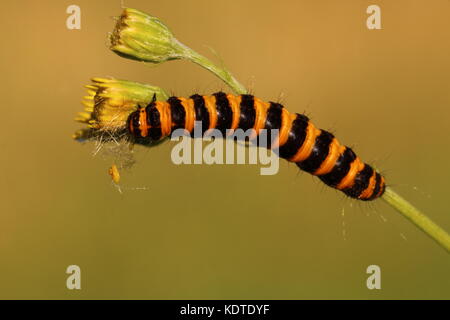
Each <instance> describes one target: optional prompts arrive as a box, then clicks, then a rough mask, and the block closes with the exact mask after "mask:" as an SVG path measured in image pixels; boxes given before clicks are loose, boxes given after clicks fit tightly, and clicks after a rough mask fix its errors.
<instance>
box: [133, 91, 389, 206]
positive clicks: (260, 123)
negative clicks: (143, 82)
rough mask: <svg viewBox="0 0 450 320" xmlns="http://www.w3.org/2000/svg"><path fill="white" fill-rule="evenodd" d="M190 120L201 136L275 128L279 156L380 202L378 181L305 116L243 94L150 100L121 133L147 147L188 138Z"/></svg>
mask: <svg viewBox="0 0 450 320" xmlns="http://www.w3.org/2000/svg"><path fill="white" fill-rule="evenodd" d="M195 121H201V123H202V128H203V129H202V130H203V132H205V131H206V130H208V129H217V130H220V131H221V132H222V133H225V132H226V130H227V129H232V130H236V129H242V130H244V131H246V130H248V129H253V130H255V132H256V135H257V134H258V133H259V132H260V130H261V129H266V130H268V131H270V130H273V129H277V130H279V135H278V144H277V145H276V147H278V148H279V150H278V152H279V156H280V157H281V158H284V159H287V160H288V161H292V162H295V164H296V165H297V166H298V167H299V168H300V169H302V170H304V171H306V172H309V173H311V174H313V175H315V176H318V177H319V179H320V180H322V181H323V182H324V183H326V184H327V185H328V186H330V187H333V188H336V189H338V190H341V191H342V192H344V193H345V194H346V195H347V196H349V197H352V198H355V199H359V200H366V201H367V200H374V199H376V198H378V197H380V196H381V195H382V194H383V192H384V190H385V181H384V178H383V177H382V176H381V175H380V174H379V173H378V172H376V171H375V170H374V169H373V168H372V167H371V166H370V165H368V164H366V163H364V162H362V161H361V160H360V158H359V157H357V156H356V155H355V153H354V152H353V150H352V149H350V148H349V147H346V146H344V145H341V144H340V143H339V141H338V140H337V139H336V138H335V137H334V135H333V134H332V133H330V132H328V131H325V130H320V129H318V128H316V127H315V126H314V124H312V122H310V121H309V119H308V117H306V116H305V115H302V114H298V113H295V114H292V113H289V111H287V110H286V109H285V108H284V107H283V106H282V105H281V104H279V103H275V102H264V101H262V100H260V99H258V98H256V97H254V96H252V95H249V94H244V95H238V96H234V95H231V94H225V93H223V92H218V93H215V94H213V95H211V96H201V95H198V94H195V95H193V96H191V97H190V98H189V99H186V98H182V97H170V98H169V99H168V100H167V101H155V98H153V100H152V101H151V102H150V103H149V104H148V105H147V106H146V107H145V108H142V107H139V109H138V110H136V111H134V112H132V113H131V114H130V115H129V117H128V120H127V130H128V132H129V134H130V135H131V136H132V137H133V138H134V140H135V142H136V143H139V144H148V143H151V142H154V141H158V140H161V139H163V138H165V137H168V136H169V135H170V134H171V133H172V132H173V131H174V130H176V129H179V128H182V129H185V130H186V131H187V132H189V133H190V134H191V135H193V131H194V122H195ZM269 147H271V146H269ZM273 147H274V145H273V144H272V148H273Z"/></svg>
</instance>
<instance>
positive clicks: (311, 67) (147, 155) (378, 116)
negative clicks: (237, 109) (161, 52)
mask: <svg viewBox="0 0 450 320" xmlns="http://www.w3.org/2000/svg"><path fill="white" fill-rule="evenodd" d="M71 4H76V5H79V6H80V7H81V19H82V20H81V30H68V29H67V28H66V19H67V17H68V14H66V8H67V7H68V6H69V5H71ZM370 4H378V5H379V6H380V7H381V18H382V30H368V29H367V28H366V19H367V17H368V14H366V8H367V6H369V5H370ZM125 5H126V6H127V7H133V8H137V9H140V10H143V11H145V12H148V13H150V14H152V15H155V16H157V17H159V18H160V19H162V20H163V21H164V22H165V23H166V24H167V25H168V26H170V28H171V29H172V30H173V32H174V33H175V35H176V36H177V38H178V39H180V40H181V41H182V42H184V43H185V44H187V45H189V46H190V47H192V48H194V49H196V50H197V51H199V52H201V53H203V54H205V55H207V56H208V57H210V58H211V59H213V60H215V61H217V62H220V61H221V60H222V61H224V63H225V64H226V65H227V66H228V67H229V68H230V70H231V71H232V72H233V74H234V75H235V76H236V78H238V79H239V80H240V81H241V82H243V83H244V84H245V85H246V86H248V87H249V88H250V89H251V91H252V92H253V93H254V94H255V95H258V96H259V97H261V98H264V99H267V100H280V101H281V102H282V103H284V104H285V105H286V106H287V107H288V108H289V110H291V111H294V112H306V113H307V114H308V115H309V116H310V117H311V118H312V119H313V121H314V122H315V123H316V124H317V125H318V126H319V127H322V128H324V129H330V130H332V131H333V132H334V133H335V134H336V135H337V136H338V137H339V139H340V140H341V141H342V142H344V143H346V144H347V145H350V146H352V147H353V148H354V149H355V150H356V151H357V152H358V154H359V155H360V156H361V157H362V158H363V159H365V160H366V161H368V162H369V163H371V164H374V165H375V166H376V167H377V168H379V169H380V170H381V171H382V172H384V173H385V175H386V177H387V181H388V183H390V185H391V186H393V187H394V188H395V190H396V191H397V192H399V193H400V194H402V195H403V196H404V197H405V198H406V199H408V200H410V201H411V202H413V203H414V204H415V205H417V206H418V207H419V208H421V209H423V210H424V212H426V213H427V214H429V216H430V217H431V218H432V219H434V220H435V221H436V222H438V223H439V224H440V225H441V226H442V227H444V228H445V229H446V230H447V231H450V214H449V202H448V197H449V187H448V181H449V180H450V170H449V169H448V159H449V156H450V150H449V147H450V140H449V126H450V90H449V89H450V79H449V74H450V58H449V57H450V21H449V19H448V18H449V12H450V1H447V0H436V1H432V2H430V1H425V0H422V1H412V0H403V1H400V0H398V1H381V0H377V1H363V0H361V1H356V0H355V1H261V0H258V1H256V0H255V1H207V0H198V1H197V0H196V1H137V0H127V1H125ZM121 10H122V9H121V2H120V1H119V0H117V1H106V0H104V1H100V0H98V1H82V0H78V1H9V2H5V3H3V4H2V12H3V14H2V18H1V22H0V24H1V30H2V31H1V34H2V35H1V38H2V48H3V49H2V51H1V60H0V61H1V62H0V63H1V70H2V77H1V80H0V82H1V85H0V88H1V89H0V90H1V97H2V106H1V111H2V119H3V122H2V125H1V127H0V130H1V137H0V146H1V153H2V157H1V158H0V161H1V162H0V163H1V167H2V173H1V177H2V178H1V179H0V196H1V198H2V201H1V202H0V203H1V207H0V208H1V213H0V259H1V262H0V298H3V299H17V298H25V299H31V298H40V299H48V298H58V299H72V298H83V299H91V298H99V299H107V298H125V299H131V298H134V299H197V298H202V299H227V298H237V299H240V298H245V299H248V298H255V299H349V298H353V299H394V298H399V299H413V298H414V299H415V298H419V299H431V298H435V299H436V298H437V299H448V298H450V275H449V268H450V259H449V255H448V253H446V252H445V250H443V249H442V248H441V247H439V246H438V245H437V244H436V243H435V242H433V241H432V240H431V239H430V238H428V237H427V236H426V235H425V234H423V233H422V232H421V231H419V230H418V229H417V228H416V227H414V226H413V225H412V224H411V223H409V222H408V221H407V220H406V219H404V218H403V217H402V216H400V215H399V214H398V213H397V212H395V211H394V210H393V209H392V208H390V207H388V206H387V205H386V204H385V203H384V202H383V201H375V202H372V203H370V204H368V203H360V202H356V201H352V200H349V199H347V198H345V197H344V196H343V195H342V194H341V193H339V192H337V191H334V190H332V189H330V188H327V187H325V186H324V185H323V184H322V183H321V182H320V181H319V180H318V179H316V178H313V177H311V176H310V175H308V174H304V173H299V171H298V170H297V167H296V166H295V165H293V164H288V163H287V162H285V161H281V162H280V171H279V173H278V174H277V175H274V176H261V175H259V167H258V166H255V165H245V166H244V165H213V166H208V165H196V166H194V165H191V166H189V165H182V166H176V165H174V164H172V162H171V160H170V151H171V147H172V145H171V144H170V143H169V144H166V145H163V146H160V147H157V148H153V149H144V148H137V149H136V156H137V160H138V162H137V164H136V165H135V166H134V167H133V168H132V169H131V170H129V171H124V172H122V189H123V194H120V193H119V192H118V191H117V189H116V188H115V187H114V186H113V185H112V184H111V179H110V177H109V176H108V174H107V168H108V167H109V166H110V165H111V163H112V160H111V158H107V157H105V156H102V155H101V154H100V155H97V156H95V157H93V155H92V153H93V150H94V145H93V144H92V143H91V144H84V145H83V144H80V143H77V142H75V141H73V140H72V139H71V134H72V133H73V132H74V131H75V130H76V129H79V128H80V127H81V125H80V124H78V123H75V122H74V121H73V118H74V116H75V115H76V113H77V112H78V111H81V109H82V106H81V104H80V100H81V98H82V96H83V95H84V94H85V90H84V89H83V87H82V86H83V85H85V84H88V83H89V79H90V78H91V77H94V76H101V77H108V76H113V77H116V78H120V79H127V80H134V81H140V82H144V83H150V84H153V85H158V86H161V87H163V88H165V89H166V90H168V91H169V92H170V93H172V94H176V95H180V96H186V95H190V94H192V93H194V92H200V93H211V92H214V91H217V90H219V89H226V87H225V85H224V84H222V83H221V82H220V81H219V80H217V79H216V78H215V77H214V76H212V75H211V74H209V73H208V72H206V71H204V70H203V69H201V68H199V67H197V66H195V65H193V64H191V63H188V62H184V61H174V62H167V63H164V64H162V65H159V66H155V67H154V66H148V65H145V64H143V63H139V62H135V61H129V60H125V59H123V58H120V57H118V56H116V55H115V54H114V53H112V52H110V51H109V49H108V41H107V33H108V32H110V31H112V29H113V26H114V20H113V17H114V16H117V15H119V14H120V13H121ZM209 47H211V48H213V49H214V50H215V51H217V53H218V56H217V55H215V54H214V53H212V52H211V50H210V49H209ZM228 91H229V90H228ZM144 187H145V189H141V188H144ZM343 210H344V212H345V214H344V216H343V215H342V212H343ZM72 264H76V265H79V266H80V267H81V272H82V274H81V276H82V280H81V281H82V289H81V290H73V291H70V290H68V289H67V288H66V278H67V276H68V275H67V274H66V273H65V270H66V268H67V266H69V265H72ZM372 264H376V265H379V266H380V267H381V272H382V279H381V281H382V284H381V285H382V289H381V290H368V289H367V287H366V279H367V277H368V275H367V274H366V268H367V267H368V266H369V265H372Z"/></svg>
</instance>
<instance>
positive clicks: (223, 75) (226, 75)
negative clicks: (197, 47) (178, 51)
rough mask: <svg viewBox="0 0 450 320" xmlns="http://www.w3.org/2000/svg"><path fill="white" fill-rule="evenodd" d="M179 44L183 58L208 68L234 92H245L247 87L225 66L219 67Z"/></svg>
mask: <svg viewBox="0 0 450 320" xmlns="http://www.w3.org/2000/svg"><path fill="white" fill-rule="evenodd" d="M179 45H180V46H182V47H183V49H184V52H183V55H182V57H183V58H185V59H189V60H190V61H192V62H194V63H195V64H198V65H199V66H201V67H203V68H205V69H207V70H209V71H210V72H212V73H213V74H215V75H216V76H217V77H219V78H220V79H221V80H222V81H223V82H225V83H226V84H227V85H228V86H229V87H230V88H231V89H232V90H233V91H234V92H235V93H237V94H246V93H247V92H248V91H247V89H246V88H245V87H244V86H243V85H242V84H241V83H240V82H239V81H237V80H236V78H235V77H233V75H232V74H231V73H230V72H229V71H228V70H227V69H225V67H219V66H217V65H215V64H214V63H212V62H211V61H210V60H209V59H208V58H206V57H204V56H202V55H201V54H199V53H197V52H196V51H194V50H192V49H191V48H189V47H187V46H185V45H183V44H181V43H179Z"/></svg>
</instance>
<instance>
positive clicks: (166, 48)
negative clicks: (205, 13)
mask: <svg viewBox="0 0 450 320" xmlns="http://www.w3.org/2000/svg"><path fill="white" fill-rule="evenodd" d="M110 43H111V45H110V49H111V50H112V51H113V52H115V53H116V54H118V55H120V56H121V57H124V58H127V59H132V60H138V61H143V62H148V63H154V64H158V63H162V62H165V61H169V60H177V59H185V60H189V61H191V62H194V63H196V64H197V65H199V66H201V67H203V68H205V69H207V70H209V71H210V72H212V73H213V74H214V75H216V76H217V77H218V78H219V79H221V80H222V81H223V82H225V83H226V84H227V85H228V86H229V87H230V88H231V89H232V90H233V91H234V92H235V93H237V94H243V93H246V92H247V90H246V89H245V87H244V86H243V85H242V84H241V83H239V81H237V80H236V78H234V77H233V75H232V74H231V73H230V72H229V71H228V70H227V69H226V68H224V67H223V66H222V67H219V66H217V65H215V64H214V63H213V62H211V61H210V60H209V59H207V58H206V57H204V56H202V55H201V54H199V53H197V52H196V51H194V50H193V49H191V48H189V47H188V46H186V45H184V44H182V43H181V42H180V41H179V40H178V39H177V38H175V36H174V34H173V33H172V32H171V31H170V29H169V28H168V27H167V26H166V25H165V24H164V23H163V22H162V21H161V20H159V19H158V18H156V17H153V16H151V15H148V14H146V13H144V12H142V11H139V10H136V9H130V8H126V9H124V11H123V12H122V14H121V16H120V17H119V18H118V21H117V23H116V26H115V28H114V30H113V32H112V33H111V35H110Z"/></svg>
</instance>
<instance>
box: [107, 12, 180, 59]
mask: <svg viewBox="0 0 450 320" xmlns="http://www.w3.org/2000/svg"><path fill="white" fill-rule="evenodd" d="M110 42H111V46H110V49H111V50H112V51H114V52H115V53H117V54H118V55H120V56H122V57H125V58H129V59H134V60H139V61H146V62H151V63H161V62H164V61H168V60H174V59H181V58H183V57H184V53H185V51H186V47H185V46H184V45H182V44H181V43H180V42H179V41H178V40H177V39H176V38H175V37H174V35H173V33H172V32H171V31H170V30H169V28H168V27H167V26H166V25H164V24H163V23H162V22H161V21H160V20H159V19H158V18H156V17H153V16H150V15H148V14H146V13H144V12H142V11H139V10H136V9H131V8H126V9H124V11H123V13H122V15H121V16H120V17H119V20H118V21H117V24H116V27H115V28H114V31H113V32H112V34H111V35H110Z"/></svg>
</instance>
